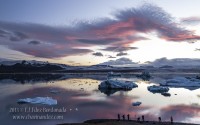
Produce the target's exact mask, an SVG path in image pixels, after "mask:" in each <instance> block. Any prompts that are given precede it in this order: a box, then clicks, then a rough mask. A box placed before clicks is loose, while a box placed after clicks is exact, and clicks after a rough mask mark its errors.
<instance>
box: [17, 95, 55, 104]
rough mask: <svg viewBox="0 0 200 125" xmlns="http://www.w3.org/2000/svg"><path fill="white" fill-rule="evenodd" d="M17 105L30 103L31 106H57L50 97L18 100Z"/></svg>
mask: <svg viewBox="0 0 200 125" xmlns="http://www.w3.org/2000/svg"><path fill="white" fill-rule="evenodd" d="M17 103H20V104H23V103H31V104H45V105H57V100H55V99H52V98H51V97H36V98H25V99H19V100H18V101H17Z"/></svg>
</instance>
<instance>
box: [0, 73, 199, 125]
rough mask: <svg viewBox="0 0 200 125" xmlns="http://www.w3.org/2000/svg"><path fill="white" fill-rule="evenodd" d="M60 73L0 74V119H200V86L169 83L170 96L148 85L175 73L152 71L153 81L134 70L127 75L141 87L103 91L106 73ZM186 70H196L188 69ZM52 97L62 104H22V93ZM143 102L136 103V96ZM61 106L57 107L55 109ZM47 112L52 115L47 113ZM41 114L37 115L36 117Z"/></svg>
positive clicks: (46, 124)
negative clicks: (38, 75)
mask: <svg viewBox="0 0 200 125" xmlns="http://www.w3.org/2000/svg"><path fill="white" fill-rule="evenodd" d="M65 76H66V77H62V78H58V79H51V80H48V79H45V80H41V79H39V80H38V79H37V80H35V79H32V80H27V79H26V80H25V81H23V80H21V79H20V80H16V79H15V78H12V79H8V78H7V79H1V80H0V102H1V103H0V121H1V122H0V123H1V124H3V125H27V124H29V125H35V124H37V125H55V124H59V123H74V122H83V121H85V120H89V119H102V118H114V119H116V118H117V114H118V113H120V114H125V115H127V114H130V117H131V119H136V118H137V117H141V116H142V115H144V116H145V120H151V121H157V120H158V117H161V118H162V121H169V120H170V117H171V116H172V117H173V119H174V121H175V122H187V123H199V124H200V119H199V118H200V89H199V88H174V87H170V90H169V93H170V94H171V96H170V97H167V96H163V95H161V94H159V93H156V94H154V93H151V92H149V91H148V90H147V87H148V86H150V85H156V84H158V83H159V82H162V81H165V80H166V79H168V78H173V77H174V76H183V75H182V74H176V75H175V74H173V75H169V74H168V75H166V74H163V75H153V78H152V79H150V80H149V81H144V80H142V79H138V78H136V77H135V76H134V75H133V76H130V75H128V76H126V75H124V76H123V77H119V78H113V79H122V80H128V81H133V82H135V83H136V84H137V85H138V87H137V88H134V89H132V90H131V91H116V92H114V91H112V92H106V93H104V92H101V91H100V90H98V85H99V84H100V83H101V81H103V80H106V79H107V77H106V75H77V74H74V75H69V76H68V75H67V74H65ZM184 76H195V74H190V75H189V74H188V75H184ZM34 97H52V98H53V99H56V100H57V102H58V104H57V105H51V106H49V105H42V104H18V103H17V100H18V99H20V98H34ZM137 101H139V102H142V104H141V105H140V106H132V103H133V102H137ZM56 109H58V110H56ZM47 117H48V119H47ZM36 119H37V120H36Z"/></svg>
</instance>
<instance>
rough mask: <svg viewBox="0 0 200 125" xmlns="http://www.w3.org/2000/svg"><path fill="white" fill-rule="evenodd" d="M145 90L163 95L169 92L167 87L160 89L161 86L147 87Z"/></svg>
mask: <svg viewBox="0 0 200 125" xmlns="http://www.w3.org/2000/svg"><path fill="white" fill-rule="evenodd" d="M147 89H148V90H149V91H150V92H153V93H165V92H168V91H169V88H168V87H162V86H156V85H153V86H148V87H147Z"/></svg>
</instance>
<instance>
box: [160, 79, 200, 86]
mask: <svg viewBox="0 0 200 125" xmlns="http://www.w3.org/2000/svg"><path fill="white" fill-rule="evenodd" d="M160 85H162V86H175V87H177V86H179V87H200V80H199V79H196V78H191V77H187V78H186V77H175V78H173V79H168V80H166V82H164V83H160Z"/></svg>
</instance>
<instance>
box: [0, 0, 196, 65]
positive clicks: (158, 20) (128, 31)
mask: <svg viewBox="0 0 200 125" xmlns="http://www.w3.org/2000/svg"><path fill="white" fill-rule="evenodd" d="M199 5H200V1H199V0H192V1H190V0H181V1H180V0H145V1H142V0H99V1H94V0H18V1H14V0H0V50H1V52H0V59H2V60H4V59H14V60H40V61H49V62H56V63H64V64H70V65H93V64H98V63H102V62H106V61H108V60H116V59H119V58H122V57H126V58H129V59H131V60H132V61H133V62H140V63H144V62H146V61H153V60H155V59H159V58H163V57H166V58H168V59H174V58H195V59H200V8H199Z"/></svg>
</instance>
